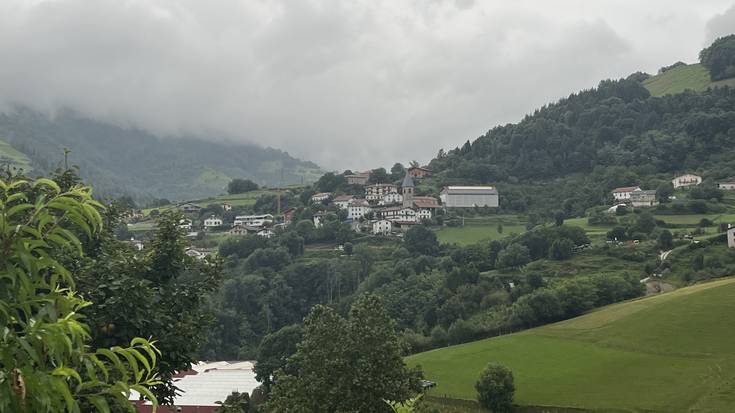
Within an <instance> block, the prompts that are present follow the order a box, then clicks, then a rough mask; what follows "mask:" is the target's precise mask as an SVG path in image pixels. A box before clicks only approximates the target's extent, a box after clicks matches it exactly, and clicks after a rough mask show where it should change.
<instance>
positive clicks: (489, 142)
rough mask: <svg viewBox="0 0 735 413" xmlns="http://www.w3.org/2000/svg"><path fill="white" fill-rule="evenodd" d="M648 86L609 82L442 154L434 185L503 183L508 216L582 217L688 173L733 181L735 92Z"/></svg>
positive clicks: (636, 78) (635, 78)
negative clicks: (622, 190) (615, 198)
mask: <svg viewBox="0 0 735 413" xmlns="http://www.w3.org/2000/svg"><path fill="white" fill-rule="evenodd" d="M644 77H645V75H641V74H636V75H631V76H630V77H628V78H626V79H621V80H615V81H613V80H606V81H603V82H601V83H600V85H599V86H598V87H597V88H596V89H593V90H587V91H583V92H580V93H576V94H573V95H571V96H569V97H568V98H566V99H563V100H561V101H559V102H557V103H555V104H551V105H548V106H546V107H543V108H541V109H539V110H537V111H535V112H534V113H533V114H531V115H529V116H526V117H525V118H524V119H523V120H522V121H521V122H519V123H517V124H509V125H504V126H498V127H495V128H493V129H491V130H490V131H489V132H488V133H487V134H485V135H484V136H481V137H479V138H478V139H476V140H475V141H473V142H470V141H467V142H466V143H465V144H464V145H463V146H461V147H458V148H456V149H453V150H451V151H448V152H444V151H441V152H440V153H439V155H438V156H437V158H435V159H434V160H432V161H431V164H430V165H431V168H432V169H433V170H434V171H435V172H436V175H435V182H434V183H433V184H434V185H435V186H437V187H440V186H442V185H445V184H450V183H465V184H470V183H490V184H496V185H497V186H498V188H499V190H500V193H501V207H502V209H504V210H508V211H518V212H525V211H529V210H531V211H544V212H548V211H549V210H550V209H551V211H552V212H553V211H563V212H564V213H565V214H566V215H567V216H583V215H584V213H585V210H586V209H587V208H589V207H591V206H594V205H598V204H601V203H604V202H605V201H606V200H607V199H608V197H609V192H610V190H611V189H613V188H615V187H619V186H628V185H634V184H635V185H641V186H642V187H645V188H650V189H656V188H658V187H659V186H660V185H662V184H665V183H666V182H669V181H670V180H671V178H673V176H674V174H677V173H682V172H696V173H699V174H700V175H703V176H704V177H705V179H706V180H708V181H715V180H720V179H727V178H731V177H733V176H735V161H733V159H735V157H734V155H735V149H733V148H735V145H734V144H735V127H733V125H735V90H733V89H731V88H727V87H722V88H717V89H712V90H708V91H706V92H703V93H695V92H685V93H681V94H676V95H667V96H663V97H651V96H650V95H649V93H648V91H647V90H646V89H645V88H644V87H643V86H642V85H641V83H640V80H641V79H643V78H644ZM550 206H551V207H550Z"/></svg>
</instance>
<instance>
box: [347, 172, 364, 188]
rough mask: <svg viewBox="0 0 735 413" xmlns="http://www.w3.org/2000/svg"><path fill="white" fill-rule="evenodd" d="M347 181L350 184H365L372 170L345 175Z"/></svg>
mask: <svg viewBox="0 0 735 413" xmlns="http://www.w3.org/2000/svg"><path fill="white" fill-rule="evenodd" d="M345 178H346V179H347V183H348V184H350V185H365V184H367V182H368V179H370V172H359V173H356V174H352V175H347V176H345Z"/></svg>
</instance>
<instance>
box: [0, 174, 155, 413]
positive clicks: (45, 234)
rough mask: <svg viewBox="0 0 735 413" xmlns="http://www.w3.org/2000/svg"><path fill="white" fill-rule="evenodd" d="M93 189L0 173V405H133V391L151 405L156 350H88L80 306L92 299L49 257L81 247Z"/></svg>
mask: <svg viewBox="0 0 735 413" xmlns="http://www.w3.org/2000/svg"><path fill="white" fill-rule="evenodd" d="M91 192H92V191H91V188H87V187H79V186H75V185H70V187H69V188H64V189H62V187H61V186H60V185H59V184H57V183H56V182H54V181H52V180H49V179H38V180H36V181H35V182H29V181H27V180H23V179H17V178H11V179H10V180H8V181H4V180H2V179H0V331H4V333H3V334H0V411H3V412H5V411H8V412H47V411H53V412H78V411H80V410H92V409H94V410H98V411H110V410H111V409H114V410H123V411H135V409H134V407H133V405H132V404H131V403H130V402H129V401H128V397H129V395H130V393H131V391H132V390H135V391H138V392H139V393H141V394H144V395H146V396H147V397H148V398H149V399H151V400H152V401H153V402H154V404H155V403H156V399H155V397H154V396H153V395H152V394H151V392H150V391H149V390H148V386H152V385H155V384H157V383H158V381H157V377H156V375H155V373H154V371H155V368H156V352H157V350H156V348H155V347H153V345H152V344H151V343H149V342H148V341H146V340H144V339H141V338H133V339H132V340H129V341H128V342H130V346H129V347H127V348H121V347H112V348H110V349H104V348H101V349H98V350H93V349H91V348H90V346H89V342H90V328H89V326H87V325H86V324H85V323H83V322H82V321H81V315H80V311H81V310H82V309H83V308H84V307H87V306H89V305H90V304H91V303H90V302H88V301H85V300H84V299H82V298H81V297H80V296H79V295H78V294H77V293H76V291H75V283H74V281H75V280H74V276H73V274H72V272H71V271H70V270H69V269H67V267H65V266H64V265H63V264H62V263H61V262H59V261H58V259H57V258H56V257H57V256H59V255H62V254H66V255H72V254H76V255H77V256H81V255H82V253H83V248H82V241H80V237H81V238H82V240H88V239H91V238H92V237H93V236H94V235H95V234H96V233H98V232H99V231H100V230H101V227H102V217H101V215H100V213H99V210H101V209H102V206H101V205H100V204H99V203H97V202H95V201H94V200H93V199H92V195H91Z"/></svg>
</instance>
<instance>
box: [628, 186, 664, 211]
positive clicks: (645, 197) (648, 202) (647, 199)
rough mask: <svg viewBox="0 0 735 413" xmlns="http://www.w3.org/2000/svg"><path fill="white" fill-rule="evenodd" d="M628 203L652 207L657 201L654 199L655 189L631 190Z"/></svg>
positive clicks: (635, 205)
mask: <svg viewBox="0 0 735 413" xmlns="http://www.w3.org/2000/svg"><path fill="white" fill-rule="evenodd" d="M630 204H631V205H633V206H634V207H644V208H645V207H652V206H656V205H658V201H657V200H656V191H655V190H648V191H643V190H640V189H639V190H637V191H633V192H631V195H630Z"/></svg>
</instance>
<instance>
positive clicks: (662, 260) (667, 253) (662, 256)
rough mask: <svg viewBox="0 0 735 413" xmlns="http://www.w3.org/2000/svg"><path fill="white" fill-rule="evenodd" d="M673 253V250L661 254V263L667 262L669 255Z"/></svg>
mask: <svg viewBox="0 0 735 413" xmlns="http://www.w3.org/2000/svg"><path fill="white" fill-rule="evenodd" d="M671 251H673V250H668V251H664V252H662V253H661V255H660V256H659V258H660V259H661V262H664V261H666V257H668V256H669V254H671Z"/></svg>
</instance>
